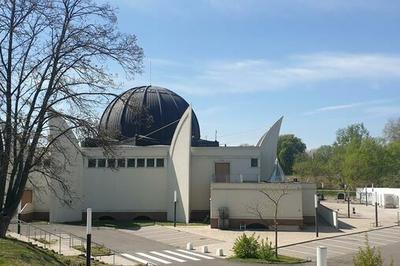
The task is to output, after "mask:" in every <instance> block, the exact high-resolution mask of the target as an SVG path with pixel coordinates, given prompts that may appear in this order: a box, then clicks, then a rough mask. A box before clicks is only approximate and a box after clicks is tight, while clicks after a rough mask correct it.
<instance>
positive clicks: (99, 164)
mask: <svg viewBox="0 0 400 266" xmlns="http://www.w3.org/2000/svg"><path fill="white" fill-rule="evenodd" d="M97 167H106V159H97Z"/></svg>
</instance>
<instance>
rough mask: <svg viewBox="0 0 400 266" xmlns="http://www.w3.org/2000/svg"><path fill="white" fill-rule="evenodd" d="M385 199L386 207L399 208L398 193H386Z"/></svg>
mask: <svg viewBox="0 0 400 266" xmlns="http://www.w3.org/2000/svg"><path fill="white" fill-rule="evenodd" d="M383 199H384V203H383V207H384V208H397V206H398V205H399V198H398V197H397V196H396V195H393V194H384V195H383Z"/></svg>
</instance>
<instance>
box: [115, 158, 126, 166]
mask: <svg viewBox="0 0 400 266" xmlns="http://www.w3.org/2000/svg"><path fill="white" fill-rule="evenodd" d="M117 164H118V167H120V168H125V159H118V161H117Z"/></svg>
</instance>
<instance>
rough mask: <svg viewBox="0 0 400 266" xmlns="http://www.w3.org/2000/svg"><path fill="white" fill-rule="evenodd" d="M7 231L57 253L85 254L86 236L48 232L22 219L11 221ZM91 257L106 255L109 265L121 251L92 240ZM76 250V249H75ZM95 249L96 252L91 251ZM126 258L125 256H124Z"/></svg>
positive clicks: (99, 258) (102, 259) (114, 261)
mask: <svg viewBox="0 0 400 266" xmlns="http://www.w3.org/2000/svg"><path fill="white" fill-rule="evenodd" d="M8 231H10V232H14V233H17V234H20V235H21V236H24V237H26V238H27V240H28V242H31V243H35V242H36V244H38V245H41V246H42V247H44V248H46V249H49V250H54V251H55V252H57V253H59V254H71V255H73V253H78V252H77V251H81V252H83V254H86V252H85V251H86V238H83V237H80V236H77V235H74V234H72V233H69V232H63V231H55V232H50V231H49V230H46V229H43V228H42V227H40V225H35V224H31V223H27V222H24V221H22V220H15V221H13V222H12V223H11V224H10V226H9V228H8ZM91 243H92V257H93V258H94V259H97V260H101V261H105V258H104V257H107V263H109V264H111V265H115V264H116V256H118V255H120V254H121V253H122V252H119V251H116V250H112V249H109V248H107V247H105V245H104V244H101V243H97V242H94V241H92V242H91ZM75 250H76V251H75ZM94 250H97V252H96V253H103V254H96V253H94V252H93V251H94ZM99 251H102V252H99ZM124 259H127V258H124Z"/></svg>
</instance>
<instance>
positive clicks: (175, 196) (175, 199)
mask: <svg viewBox="0 0 400 266" xmlns="http://www.w3.org/2000/svg"><path fill="white" fill-rule="evenodd" d="M176 202H177V195H176V190H174V227H176Z"/></svg>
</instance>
